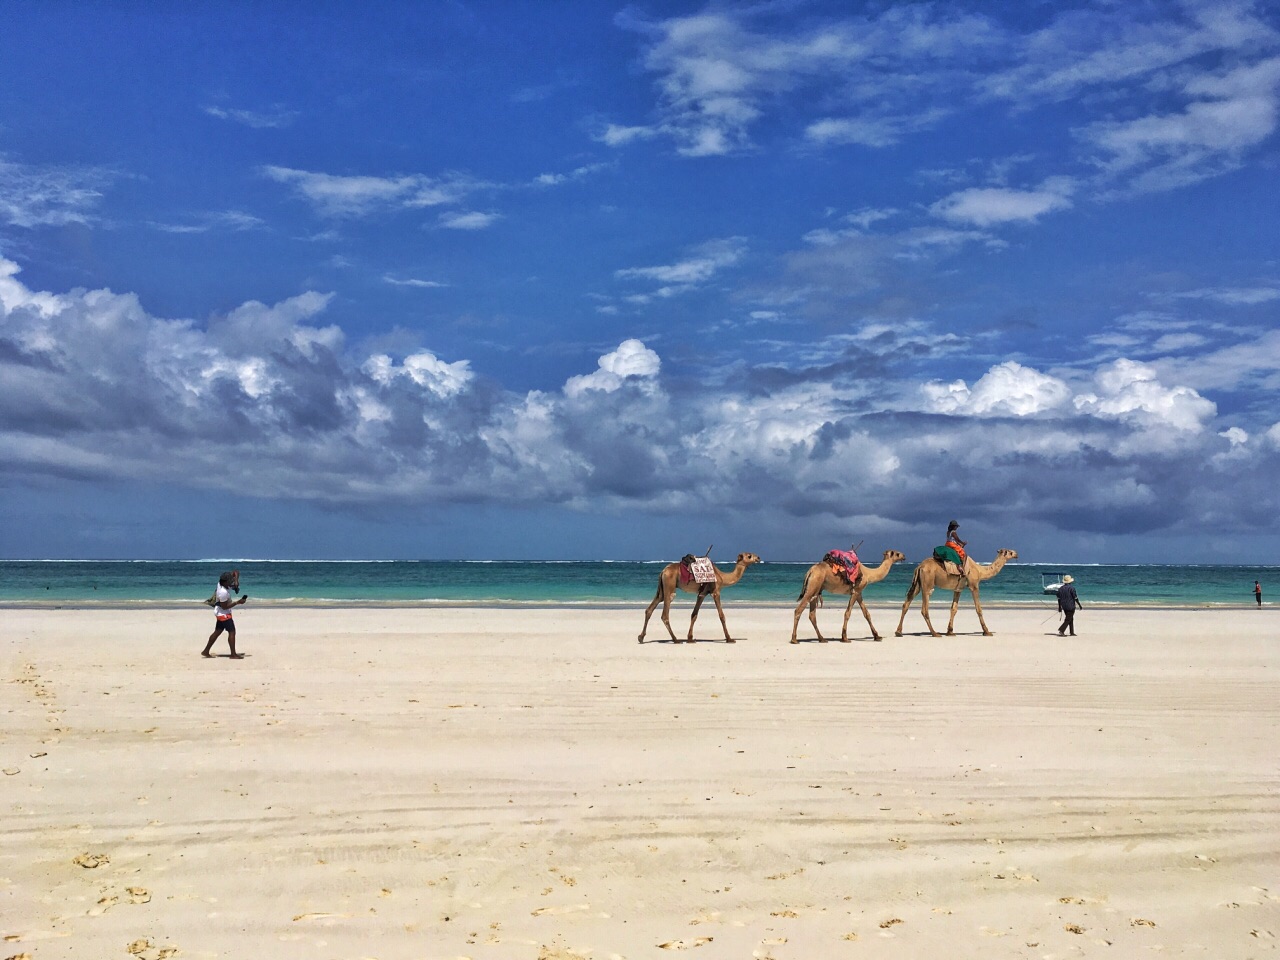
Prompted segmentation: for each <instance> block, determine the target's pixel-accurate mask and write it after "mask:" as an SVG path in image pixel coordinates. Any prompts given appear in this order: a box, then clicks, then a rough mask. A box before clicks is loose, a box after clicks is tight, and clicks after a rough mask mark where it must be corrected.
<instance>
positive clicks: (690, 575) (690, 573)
mask: <svg viewBox="0 0 1280 960" xmlns="http://www.w3.org/2000/svg"><path fill="white" fill-rule="evenodd" d="M694 582H697V583H715V582H716V568H715V564H713V563H712V562H711V558H710V557H695V556H694V555H693V554H692V553H686V554H685V555H684V556H683V557H682V558H681V559H680V583H681V584H689V583H694Z"/></svg>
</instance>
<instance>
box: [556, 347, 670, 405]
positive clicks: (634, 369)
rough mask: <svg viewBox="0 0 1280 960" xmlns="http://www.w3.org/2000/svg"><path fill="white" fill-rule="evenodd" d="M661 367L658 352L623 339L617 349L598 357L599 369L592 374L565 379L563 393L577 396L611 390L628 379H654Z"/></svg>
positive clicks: (617, 387)
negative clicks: (594, 391)
mask: <svg viewBox="0 0 1280 960" xmlns="http://www.w3.org/2000/svg"><path fill="white" fill-rule="evenodd" d="M661 368H662V361H661V360H660V359H659V358H658V355H657V354H656V353H654V352H653V351H652V350H650V349H649V348H648V347H646V346H645V345H644V343H643V342H641V341H640V340H624V341H622V343H620V344H618V349H616V350H614V351H613V352H612V353H606V354H605V355H604V356H602V357H601V358H600V365H599V369H598V370H596V371H595V373H589V374H585V375H583V376H578V377H570V378H569V380H567V381H566V382H565V385H564V392H565V394H566V395H568V396H570V397H579V396H581V395H582V394H584V393H586V392H587V391H589V390H600V391H603V392H604V393H612V392H614V391H615V390H617V389H619V388H620V387H621V386H622V384H623V383H624V382H625V381H626V380H627V379H628V378H636V379H642V380H651V379H653V378H654V377H656V376H657V375H658V371H659V370H660V369H661Z"/></svg>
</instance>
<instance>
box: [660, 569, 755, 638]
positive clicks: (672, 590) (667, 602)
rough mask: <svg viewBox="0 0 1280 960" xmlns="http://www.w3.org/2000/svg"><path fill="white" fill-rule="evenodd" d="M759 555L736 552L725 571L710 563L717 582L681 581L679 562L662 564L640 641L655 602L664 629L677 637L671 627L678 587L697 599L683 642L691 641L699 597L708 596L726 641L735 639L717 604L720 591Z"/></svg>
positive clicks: (704, 597)
mask: <svg viewBox="0 0 1280 960" xmlns="http://www.w3.org/2000/svg"><path fill="white" fill-rule="evenodd" d="M759 562H760V558H759V557H757V556H756V555H755V554H754V553H740V554H738V562H737V563H736V564H735V565H734V567H733V569H732V570H730V571H729V572H728V573H725V572H724V571H723V570H721V569H720V568H719V567H713V568H712V569H714V570H715V572H716V582H715V583H714V584H710V583H698V582H697V581H695V580H690V581H688V582H687V583H681V582H680V564H679V563H668V564H667V565H666V566H665V567H663V568H662V573H661V574H659V576H658V592H657V593H656V594H654V597H653V601H652V602H651V603H650V604H649V609H648V610H646V611H645V612H644V626H643V627H641V628H640V636H639V637H637V638H636V639H637V640H638V641H639V642H640V643H644V635H645V634H646V633H647V632H648V630H649V618H650V617H651V616H653V611H654V608H655V607H657V606H658V603H659V602H661V603H662V622H663V624H664V625H665V626H666V628H667V633H669V634H671V640H672V642H674V643H679V642H680V641H679V640H677V639H676V633H675V631H674V630H672V629H671V598H672V597H674V596H675V595H676V591H677V590H683V591H684V592H685V593H696V594H697V595H698V599H697V600H696V601H695V602H694V604H693V616H691V617H690V618H689V636H688V637H687V638H686V639H685V642H686V643H693V624H694V621H696V620H697V619H698V610H699V609H701V607H702V601H703V600H705V599H706V598H707V597H711V599H712V600H714V601H715V604H716V613H718V614H720V626H721V627H723V628H724V639H725V642H726V643H735V642H736V641H735V640H734V639H733V637H731V636H729V625H728V624H727V623H725V622H724V607H722V606H721V605H720V591H721V589H722V588H724V587H731V586H733V585H734V584H735V583H737V582H738V581H739V580H741V579H742V575H743V574H744V573H746V571H747V567H749V566H751V564H753V563H759Z"/></svg>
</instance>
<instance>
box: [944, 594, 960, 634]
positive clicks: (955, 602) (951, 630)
mask: <svg viewBox="0 0 1280 960" xmlns="http://www.w3.org/2000/svg"><path fill="white" fill-rule="evenodd" d="M959 609H960V591H959V590H957V591H956V592H955V595H954V596H953V597H952V598H951V619H950V620H948V621H947V636H948V637H954V636H955V635H956V611H957V610H959Z"/></svg>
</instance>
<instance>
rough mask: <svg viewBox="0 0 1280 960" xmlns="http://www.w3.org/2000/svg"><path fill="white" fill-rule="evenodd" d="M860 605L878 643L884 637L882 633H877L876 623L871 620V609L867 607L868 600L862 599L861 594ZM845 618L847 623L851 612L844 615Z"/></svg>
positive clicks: (859, 597) (873, 638)
mask: <svg viewBox="0 0 1280 960" xmlns="http://www.w3.org/2000/svg"><path fill="white" fill-rule="evenodd" d="M858 606H859V607H861V608H862V615H863V616H864V617H866V618H867V626H868V627H870V628H871V639H872V640H875V641H876V642H877V643H878V642H879V641H880V640H881V639H882V637H881V636H880V634H878V633H876V625H875V624H874V623H872V622H871V611H870V610H868V609H867V604H866V601H865V600H863V599H862V596H861V595H859V596H858ZM844 619H845V622H846V623H847V622H848V621H849V614H847V613H846V614H845V615H844Z"/></svg>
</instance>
